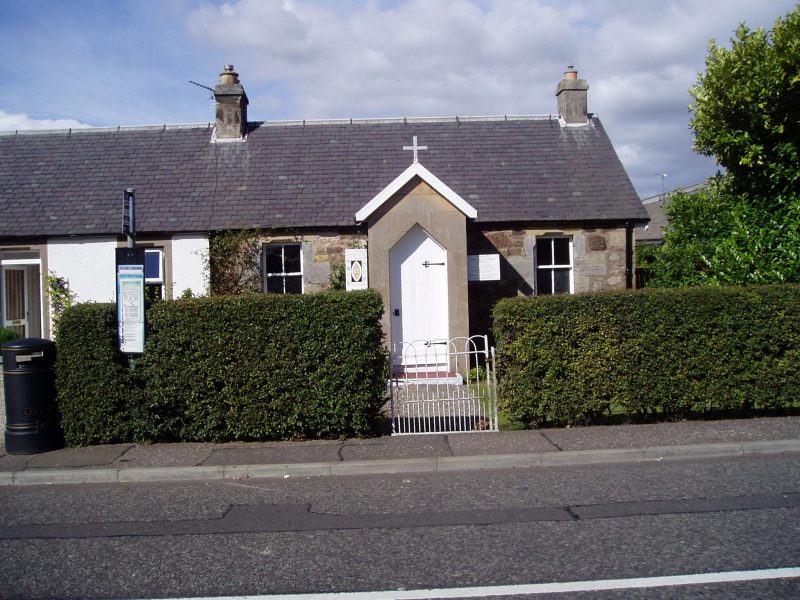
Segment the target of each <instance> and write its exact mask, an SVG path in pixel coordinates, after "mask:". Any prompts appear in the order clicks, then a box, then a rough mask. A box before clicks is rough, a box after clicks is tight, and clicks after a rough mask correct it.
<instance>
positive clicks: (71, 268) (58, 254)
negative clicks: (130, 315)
mask: <svg viewBox="0 0 800 600" xmlns="http://www.w3.org/2000/svg"><path fill="white" fill-rule="evenodd" d="M116 247H117V240H116V238H83V239H81V238H67V239H52V240H49V241H48V242H47V268H48V269H49V270H50V271H52V272H53V273H55V274H56V275H58V276H59V277H65V278H66V279H67V280H68V281H69V288H70V290H71V291H72V292H74V293H75V295H76V298H75V299H76V301H77V302H115V301H116V288H117V286H116V251H115V248H116Z"/></svg>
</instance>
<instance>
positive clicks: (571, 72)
mask: <svg viewBox="0 0 800 600" xmlns="http://www.w3.org/2000/svg"><path fill="white" fill-rule="evenodd" d="M577 78H578V72H577V71H576V70H575V67H574V66H572V65H568V66H567V70H566V71H564V79H577Z"/></svg>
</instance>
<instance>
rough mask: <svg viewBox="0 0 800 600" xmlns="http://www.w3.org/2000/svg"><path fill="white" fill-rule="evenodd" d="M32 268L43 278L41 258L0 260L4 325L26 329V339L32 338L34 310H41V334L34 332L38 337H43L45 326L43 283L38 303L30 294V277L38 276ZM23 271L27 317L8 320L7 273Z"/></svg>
mask: <svg viewBox="0 0 800 600" xmlns="http://www.w3.org/2000/svg"><path fill="white" fill-rule="evenodd" d="M30 267H38V268H39V273H38V275H39V276H41V270H42V261H41V259H39V258H6V259H2V260H0V308H2V315H3V320H2V325H3V327H19V326H22V327H24V328H25V333H24V337H31V334H32V332H31V330H30V326H31V318H30V314H31V311H32V310H37V305H38V310H39V319H38V322H39V328H40V331H39V332H33V333H36V334H37V335H39V336H41V335H42V333H43V331H41V329H42V328H43V326H44V298H43V294H42V292H41V283H40V284H39V286H38V288H39V298H38V302H36V300H37V299H36V298H31V297H30V293H29V286H30V284H31V281H30V279H29V278H30V277H34V276H36V273H35V272H34V271H33V269H31V268H30ZM7 270H8V271H22V294H23V303H24V311H25V316H24V318H23V319H14V320H11V319H8V318H7V316H8V315H7V310H6V289H5V277H6V276H5V272H6V271H7Z"/></svg>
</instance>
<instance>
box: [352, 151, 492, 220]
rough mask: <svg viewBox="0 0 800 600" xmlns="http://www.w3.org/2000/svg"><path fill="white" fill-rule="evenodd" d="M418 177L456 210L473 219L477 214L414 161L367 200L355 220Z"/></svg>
mask: <svg viewBox="0 0 800 600" xmlns="http://www.w3.org/2000/svg"><path fill="white" fill-rule="evenodd" d="M415 176H416V177H419V178H420V179H422V180H423V181H424V182H425V183H427V184H428V185H429V186H431V187H432V188H433V189H434V190H436V191H437V192H439V194H441V195H442V197H444V199H445V200H447V201H448V202H450V204H452V205H453V206H455V207H456V208H457V209H458V210H460V211H461V212H462V213H464V214H465V215H466V216H467V217H468V218H470V219H474V218H476V217H477V216H478V211H477V210H475V208H474V207H473V206H472V205H471V204H470V203H469V202H467V201H466V200H464V199H463V198H462V197H461V196H459V195H458V194H456V193H455V192H454V191H453V190H452V189H450V188H449V187H448V186H447V184H445V183H444V182H443V181H442V180H441V179H439V178H438V177H436V175H434V174H433V173H431V172H430V171H429V170H428V169H426V168H425V167H423V166H422V163H419V162H414V163H411V166H410V167H408V168H407V169H406V170H405V171H403V172H402V173H400V175H398V176H397V177H396V178H395V180H394V181H392V183H390V184H389V185H387V186H386V187H385V188H383V189H382V190H381V191H380V193H379V194H378V195H377V196H375V197H374V198H373V199H372V200H370V201H369V202H367V203H366V204H365V205H364V206H363V207H362V208H361V209H360V210H359V211H358V212H357V213H356V222H357V223H361V222H363V221H366V220H367V219H368V218H369V216H370V215H371V214H372V213H373V212H375V211H376V210H377V209H378V208H380V207H381V206H382V205H383V203H384V202H386V201H387V200H388V199H389V198H391V197H392V196H393V195H394V194H396V193H397V192H398V191H399V190H400V188H402V187H403V186H404V185H405V184H407V183H408V182H409V181H411V179H412V178H414V177H415Z"/></svg>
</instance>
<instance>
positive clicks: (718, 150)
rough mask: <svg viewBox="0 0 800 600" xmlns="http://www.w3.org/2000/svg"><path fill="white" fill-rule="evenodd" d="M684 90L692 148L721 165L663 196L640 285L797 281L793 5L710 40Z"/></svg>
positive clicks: (799, 46)
mask: <svg viewBox="0 0 800 600" xmlns="http://www.w3.org/2000/svg"><path fill="white" fill-rule="evenodd" d="M690 93H691V96H692V99H693V102H692V104H691V105H690V107H689V108H690V110H691V111H692V118H691V121H690V124H691V127H692V129H693V131H694V133H695V142H694V144H695V150H697V151H698V152H700V153H702V154H706V155H709V156H714V157H715V158H716V160H717V162H718V163H719V165H720V166H721V167H723V168H724V169H725V171H724V172H723V173H721V174H719V175H717V176H716V177H714V178H712V180H711V181H710V182H709V186H708V188H707V189H706V190H704V191H701V192H699V193H696V194H694V195H689V194H680V193H678V194H675V195H673V197H672V198H671V202H670V205H669V206H668V207H667V208H666V212H667V217H668V219H669V227H668V229H667V231H666V233H665V236H664V246H663V247H662V248H661V249H660V250H658V251H657V252H656V255H655V257H654V261H653V265H652V270H653V271H654V273H655V277H654V278H653V279H652V280H651V281H650V283H649V285H656V286H670V285H672V286H674V285H697V284H716V285H734V284H749V283H775V282H800V161H799V160H798V159H799V158H800V6H798V7H796V8H795V9H794V10H793V11H792V12H790V13H789V14H787V15H786V16H785V17H784V18H782V19H778V20H777V21H776V23H775V25H774V26H773V28H772V30H771V31H769V32H767V31H765V30H763V29H757V30H750V29H748V28H747V26H745V25H740V26H739V28H738V29H737V30H736V33H735V36H734V37H733V39H732V40H731V46H730V48H724V47H720V46H718V45H717V44H716V43H715V42H713V41H712V42H711V44H710V46H709V50H708V55H707V57H706V70H705V73H701V74H700V75H698V80H697V84H696V85H695V86H694V87H693V88H692V89H691V90H690Z"/></svg>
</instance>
